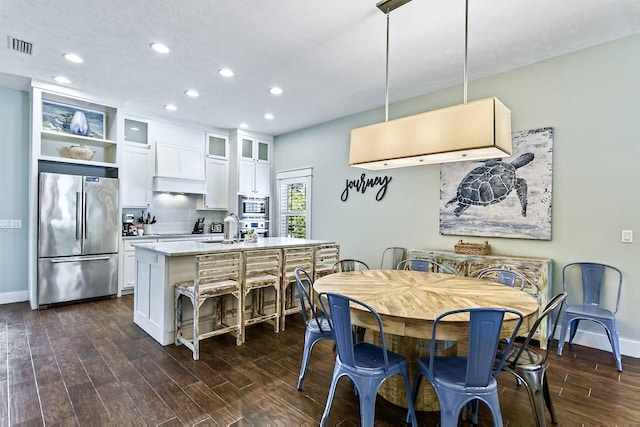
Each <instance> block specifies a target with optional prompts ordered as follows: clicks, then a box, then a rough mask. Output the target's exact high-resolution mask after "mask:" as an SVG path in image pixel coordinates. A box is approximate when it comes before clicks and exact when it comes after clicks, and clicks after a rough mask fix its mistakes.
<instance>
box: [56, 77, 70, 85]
mask: <svg viewBox="0 0 640 427" xmlns="http://www.w3.org/2000/svg"><path fill="white" fill-rule="evenodd" d="M53 80H55V81H56V82H58V83H63V84H66V85H68V84H69V83H71V80H69V79H68V78H66V77H65V76H54V77H53Z"/></svg>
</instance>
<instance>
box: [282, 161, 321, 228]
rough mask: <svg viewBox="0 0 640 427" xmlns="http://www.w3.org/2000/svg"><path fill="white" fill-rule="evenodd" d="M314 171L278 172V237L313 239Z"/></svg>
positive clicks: (309, 169)
mask: <svg viewBox="0 0 640 427" xmlns="http://www.w3.org/2000/svg"><path fill="white" fill-rule="evenodd" d="M312 176H313V175H312V169H311V168H308V169H297V170H292V171H285V172H277V173H276V183H277V185H278V198H279V199H278V205H277V206H278V236H281V237H299V238H302V239H310V238H311V177H312Z"/></svg>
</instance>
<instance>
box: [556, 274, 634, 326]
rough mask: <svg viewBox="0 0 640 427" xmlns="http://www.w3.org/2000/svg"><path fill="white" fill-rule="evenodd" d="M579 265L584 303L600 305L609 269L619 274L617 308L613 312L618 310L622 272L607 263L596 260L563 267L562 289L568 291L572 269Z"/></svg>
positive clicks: (586, 304)
mask: <svg viewBox="0 0 640 427" xmlns="http://www.w3.org/2000/svg"><path fill="white" fill-rule="evenodd" d="M574 266H575V267H579V268H580V272H581V274H582V277H581V280H582V305H585V306H596V307H600V303H601V301H600V299H601V297H602V294H603V284H604V283H605V282H606V280H605V276H606V274H607V271H609V272H610V273H613V275H614V276H617V277H616V278H617V282H618V290H617V296H616V305H615V309H614V310H612V312H613V313H614V314H615V313H617V312H618V308H619V306H620V293H621V291H622V272H621V271H620V270H619V269H617V268H616V267H613V266H611V265H607V264H600V263H595V262H573V263H570V264H567V265H565V266H564V267H563V268H562V290H563V291H567V282H568V281H569V278H570V277H569V276H570V270H571V269H572V267H574Z"/></svg>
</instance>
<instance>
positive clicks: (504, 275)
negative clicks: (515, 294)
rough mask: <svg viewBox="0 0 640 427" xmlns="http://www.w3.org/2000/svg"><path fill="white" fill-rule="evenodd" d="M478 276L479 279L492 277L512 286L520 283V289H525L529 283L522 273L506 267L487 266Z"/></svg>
mask: <svg viewBox="0 0 640 427" xmlns="http://www.w3.org/2000/svg"><path fill="white" fill-rule="evenodd" d="M476 277H477V278H478V279H492V280H495V281H496V282H498V283H501V284H503V285H507V286H510V287H512V288H515V287H516V284H518V288H519V289H520V290H523V289H524V287H525V285H526V284H527V279H526V278H525V277H524V276H523V275H522V274H521V273H519V272H517V271H515V270H509V269H506V268H485V269H484V270H482V271H480V272H479V273H478V274H477V276H476Z"/></svg>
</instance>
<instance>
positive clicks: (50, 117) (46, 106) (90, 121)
mask: <svg viewBox="0 0 640 427" xmlns="http://www.w3.org/2000/svg"><path fill="white" fill-rule="evenodd" d="M42 130H43V131H49V132H61V133H68V134H72V135H80V136H87V137H89V138H97V139H104V137H105V136H104V132H105V131H104V113H102V112H100V111H93V110H88V109H86V108H80V107H76V106H73V105H65V104H59V103H57V102H51V101H42Z"/></svg>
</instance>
